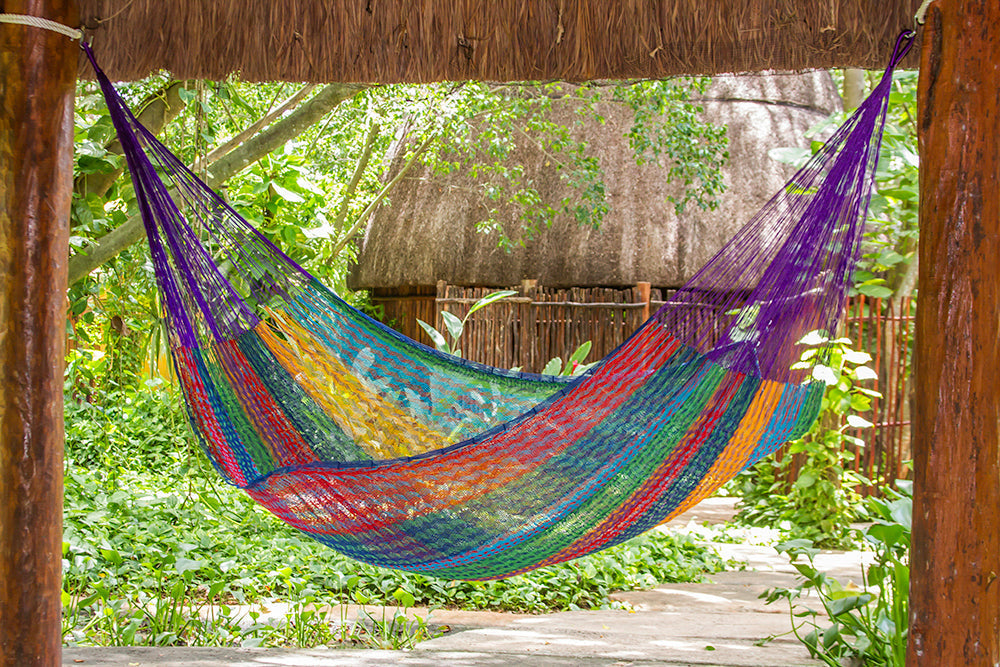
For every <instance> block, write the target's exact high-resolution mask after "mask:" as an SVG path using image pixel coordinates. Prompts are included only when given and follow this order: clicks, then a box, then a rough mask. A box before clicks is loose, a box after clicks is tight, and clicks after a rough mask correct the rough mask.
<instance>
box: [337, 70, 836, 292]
mask: <svg viewBox="0 0 1000 667" xmlns="http://www.w3.org/2000/svg"><path fill="white" fill-rule="evenodd" d="M699 104H700V105H701V106H702V107H703V109H704V111H703V113H702V118H703V119H704V120H707V121H709V122H712V123H714V124H716V125H724V126H726V127H727V134H728V137H729V153H730V159H729V162H728V164H727V165H726V166H725V167H724V168H723V175H724V177H725V181H726V184H727V186H728V190H727V191H726V192H725V193H724V194H723V195H722V197H721V198H720V201H719V206H718V208H717V209H716V210H714V211H702V210H699V209H698V207H697V206H695V205H694V204H689V205H688V208H687V209H686V210H685V212H684V214H683V215H682V216H681V217H678V216H677V214H676V213H675V211H674V206H673V204H672V203H671V202H670V201H668V196H675V197H676V196H678V195H680V193H681V192H682V186H681V185H680V184H679V183H667V182H666V172H667V168H666V167H665V166H658V165H655V164H643V165H639V164H636V161H635V158H634V154H633V150H632V149H631V148H630V146H629V143H628V139H627V138H626V137H625V132H626V131H627V130H628V128H629V127H630V125H631V123H632V121H633V117H632V112H631V110H629V109H628V108H626V107H625V106H624V105H621V104H617V103H611V102H601V103H599V104H598V110H599V111H600V112H601V115H602V116H603V117H604V118H605V122H604V123H601V122H598V121H596V120H594V119H593V118H589V119H588V120H587V121H586V122H584V123H583V124H582V125H576V124H574V119H575V118H576V116H575V114H574V110H573V107H572V106H571V105H570V104H566V105H562V106H558V107H553V109H552V112H551V115H550V117H551V118H552V120H555V121H557V122H560V123H562V124H565V125H567V126H570V127H574V128H576V129H574V134H575V135H576V136H578V137H580V138H582V139H585V140H586V141H587V142H588V144H589V148H588V152H589V153H590V154H591V155H595V156H599V158H600V162H601V169H602V171H603V173H604V183H605V187H606V190H607V197H608V204H609V206H610V211H609V213H608V215H607V216H606V217H605V218H604V220H603V222H602V223H601V227H600V229H593V228H591V227H588V226H579V225H578V224H576V222H575V221H572V220H569V219H566V218H565V217H562V218H557V219H556V221H555V222H554V224H553V225H552V227H551V228H549V229H546V230H545V231H543V232H542V233H541V234H540V236H539V237H538V238H537V239H535V240H533V241H530V242H529V243H528V244H527V245H526V246H523V247H520V246H515V247H514V248H513V249H512V250H511V251H509V252H508V251H505V250H503V249H501V248H499V247H498V246H497V240H498V237H497V235H495V234H486V233H481V232H478V231H476V223H477V222H478V221H480V220H482V219H483V216H485V215H486V211H485V209H484V208H483V202H484V197H483V196H481V195H479V194H476V193H479V192H480V187H479V186H478V183H479V181H477V180H476V179H473V178H472V177H471V176H470V175H469V174H467V173H464V172H453V173H451V174H448V175H444V176H442V175H435V174H433V173H431V170H430V169H429V168H423V169H418V168H415V169H414V170H411V172H410V176H409V177H407V178H405V179H404V180H403V181H401V182H400V183H399V185H397V186H396V189H395V190H394V191H393V192H392V194H391V199H392V204H391V206H383V207H382V208H381V209H379V210H378V211H377V212H376V214H375V216H374V217H373V218H372V221H371V224H370V225H369V227H368V230H367V233H366V235H365V238H364V240H363V242H362V243H361V244H360V247H359V253H358V257H357V261H356V263H355V264H354V265H353V266H352V268H351V273H350V275H349V277H348V286H350V287H351V288H352V289H370V288H380V289H390V290H392V289H396V288H401V287H402V288H406V287H415V286H432V285H434V284H435V283H436V281H438V280H444V281H446V282H447V283H449V284H453V285H465V286H482V287H505V286H509V285H515V284H518V283H520V282H521V280H523V279H537V280H538V281H539V282H540V284H542V285H544V286H546V287H558V288H569V287H618V288H620V287H629V286H632V285H634V284H636V283H637V282H639V281H648V282H651V283H652V284H653V285H654V286H656V287H678V286H680V285H681V284H683V283H684V282H685V281H686V280H687V279H688V278H690V277H691V276H692V275H693V274H694V272H695V271H697V270H698V268H699V267H701V266H702V265H703V264H704V263H705V262H707V261H708V259H709V258H711V257H712V255H714V254H715V253H716V252H717V251H718V250H719V248H721V247H722V245H723V244H724V243H725V242H726V241H728V240H729V239H730V238H731V237H732V236H733V234H734V233H735V232H736V231H737V230H738V229H739V228H740V226H741V225H742V224H743V223H744V222H745V221H746V220H748V219H750V217H751V216H752V215H753V214H754V213H756V211H757V209H759V208H760V207H761V206H762V205H763V204H764V203H765V202H766V201H767V199H768V198H769V197H770V195H771V193H773V192H774V191H775V190H778V189H779V188H780V187H781V186H782V185H783V184H784V182H785V180H786V179H787V178H788V177H789V176H790V175H791V172H792V171H793V170H792V169H791V168H790V167H788V166H787V165H784V164H781V163H779V162H777V161H776V160H774V159H772V158H771V157H769V156H768V151H769V149H771V148H774V147H778V146H793V145H797V146H807V145H808V140H806V139H804V137H803V134H804V133H805V132H806V130H807V129H809V128H810V127H811V126H813V125H815V124H817V123H818V122H820V121H822V120H823V119H824V118H825V117H826V116H827V115H828V114H829V113H831V112H833V111H835V110H837V109H838V108H839V104H840V98H839V96H838V95H837V90H836V86H835V85H834V84H833V80H832V78H831V77H830V75H829V74H828V73H827V72H812V73H809V74H779V75H764V76H755V75H750V76H721V77H717V78H716V79H715V80H714V81H713V83H712V85H711V87H710V88H709V90H708V91H707V93H706V95H705V97H704V99H702V100H700V102H699ZM402 162H403V160H402V159H401V158H398V159H397V160H396V161H395V164H394V165H393V168H395V169H398V168H399V166H400V164H401V163H402ZM510 162H511V163H512V164H518V165H522V166H523V167H524V174H525V180H526V181H530V182H532V183H534V184H535V186H536V187H537V189H538V191H539V193H540V194H541V195H542V196H543V198H544V199H545V200H546V201H558V200H559V198H560V197H562V196H564V195H569V196H573V195H574V192H575V191H572V190H570V189H569V188H568V186H567V185H566V184H565V182H563V181H562V180H561V179H560V177H559V175H558V173H556V171H555V170H554V169H552V168H551V167H549V166H547V165H548V161H547V158H546V156H545V154H544V153H543V152H542V151H541V150H540V149H539V148H538V147H537V146H536V145H534V144H530V143H527V142H518V149H517V150H516V151H515V152H514V153H513V154H512V155H511V158H510ZM390 173H392V172H390ZM518 214H519V211H518V210H516V209H510V210H507V209H505V210H501V211H500V213H499V215H498V218H499V219H500V221H501V222H503V223H504V227H505V229H507V231H508V234H509V236H511V237H512V238H517V237H518V235H519V234H520V231H519V230H518V225H519V220H518V217H517V216H518Z"/></svg>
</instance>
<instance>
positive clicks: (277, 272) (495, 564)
mask: <svg viewBox="0 0 1000 667" xmlns="http://www.w3.org/2000/svg"><path fill="white" fill-rule="evenodd" d="M911 43H912V37H910V38H906V37H905V36H903V37H900V40H899V41H898V42H897V45H896V49H895V51H894V53H893V57H892V59H891V61H890V65H889V67H888V69H887V71H886V73H885V75H884V76H883V77H882V80H881V82H880V83H879V84H878V86H877V87H876V88H875V90H874V91H873V93H872V95H871V96H870V97H869V98H868V99H867V100H866V101H865V102H864V103H863V104H862V105H861V107H860V108H858V109H857V111H856V112H855V113H854V114H853V115H852V116H851V117H850V118H849V119H848V120H847V121H846V123H845V124H844V125H843V126H842V127H841V128H840V129H839V130H838V131H837V132H836V133H835V135H834V136H833V137H832V138H831V139H830V140H829V142H827V144H826V145H825V146H824V147H823V148H822V149H821V150H820V151H819V152H818V153H817V154H815V155H814V156H813V158H812V159H811V160H810V161H809V162H808V164H806V165H805V166H804V167H803V168H801V169H800V170H799V171H798V172H797V173H796V174H795V175H794V177H793V178H792V179H791V181H789V183H788V184H787V185H786V186H785V187H784V188H783V189H782V190H781V191H780V192H778V193H777V194H776V195H774V197H773V198H772V199H771V201H770V202H769V203H768V204H767V205H766V206H765V207H764V208H763V209H762V210H761V211H760V212H759V213H758V214H757V215H756V216H755V217H754V218H753V219H752V220H751V221H750V222H749V223H748V224H747V225H746V226H745V227H744V228H743V229H742V230H741V231H740V232H739V233H738V234H737V235H736V237H735V238H734V239H733V240H732V241H731V242H730V243H729V244H728V245H726V246H725V247H724V248H723V249H722V250H721V251H720V252H719V253H718V254H717V255H716V256H715V257H714V258H713V259H712V260H711V261H710V262H709V263H708V264H707V265H706V266H705V267H704V268H703V269H701V271H700V272H698V273H697V275H695V276H694V277H693V278H692V279H691V280H690V281H689V282H688V283H687V284H686V285H685V286H684V287H683V288H682V289H680V290H679V291H678V292H677V293H676V294H674V295H673V296H671V297H670V298H669V301H668V303H667V304H666V305H664V306H663V307H662V308H661V309H659V310H658V311H657V312H656V314H655V315H654V316H653V317H651V318H650V319H649V320H648V321H647V322H646V323H645V324H644V325H643V326H642V327H641V328H639V329H638V330H637V331H636V332H635V333H634V334H633V335H632V336H631V337H630V338H629V339H628V340H627V341H626V342H625V343H624V344H623V345H621V346H620V347H619V348H618V349H617V350H615V351H614V352H612V353H611V354H610V355H608V356H607V358H605V359H604V360H603V361H602V362H600V363H599V364H597V365H596V366H595V367H593V368H591V369H590V370H589V371H588V372H587V373H585V374H584V375H582V376H581V377H578V378H573V379H565V378H558V377H552V376H540V375H533V374H528V373H518V372H512V371H508V370H503V369H497V368H490V367H486V366H483V365H479V364H475V363H471V362H469V361H465V360H462V359H459V358H455V357H452V356H449V355H446V354H442V353H440V352H438V351H436V350H433V349H431V348H429V347H426V346H424V345H421V344H419V343H416V342H414V341H412V340H409V339H407V338H405V337H403V336H402V335H400V334H398V333H396V332H395V331H393V330H391V329H389V328H387V327H386V326H384V325H382V324H381V323H379V322H377V321H374V320H372V319H371V318H369V317H367V316H365V315H364V314H362V313H361V312H359V311H357V310H355V309H354V308H352V307H351V306H349V305H348V304H347V303H345V302H344V301H343V300H341V299H340V298H338V297H337V295H336V294H334V293H333V292H332V291H331V290H329V289H327V288H326V287H324V286H323V285H322V284H320V283H319V282H318V281H317V280H316V279H315V278H314V277H313V276H311V275H310V274H309V273H307V272H306V271H305V270H304V269H302V267H300V266H298V265H297V264H296V263H295V262H293V261H292V260H291V259H289V258H288V257H287V256H286V255H285V254H284V253H282V252H281V251H280V250H279V249H278V248H277V247H275V246H274V245H273V244H272V243H271V242H270V241H268V240H267V239H266V238H265V237H264V236H262V235H261V234H260V233H259V232H257V231H256V230H255V229H254V228H253V227H251V226H250V224H249V223H247V222H246V221H245V220H243V219H242V218H241V217H240V216H239V215H238V214H237V213H236V212H235V211H234V210H233V209H232V208H231V207H230V206H229V205H228V204H227V203H226V202H225V201H224V200H223V199H222V198H221V197H219V196H218V195H217V194H215V193H214V192H212V191H211V190H210V189H209V188H208V187H207V186H206V185H205V184H204V183H203V182H202V181H201V180H199V179H198V178H197V177H196V176H195V175H194V174H193V173H192V172H191V171H189V170H188V169H187V168H185V166H184V165H183V164H182V163H181V162H180V160H179V159H178V158H177V157H175V156H174V155H172V154H171V153H170V152H169V151H168V150H167V148H166V147H164V146H163V144H161V143H160V142H158V141H157V140H156V139H155V138H154V137H153V135H152V134H151V133H150V132H149V131H148V130H147V129H146V128H144V127H143V126H142V125H140V124H139V123H138V122H137V121H136V119H135V117H134V116H133V115H132V113H131V112H130V111H129V109H128V108H127V107H126V105H125V103H124V102H123V100H122V98H121V97H120V96H119V95H118V93H117V92H116V91H115V89H114V88H113V86H112V85H111V83H110V82H109V81H108V78H107V77H106V76H105V75H104V74H103V72H101V70H100V69H99V68H98V67H97V64H96V63H94V68H95V70H96V72H97V78H98V80H99V82H100V85H101V87H102V90H103V92H104V95H105V97H106V99H107V104H108V107H109V109H110V112H111V117H112V119H113V121H114V125H115V128H116V130H117V133H118V137H119V140H120V141H121V144H122V147H123V149H124V153H125V156H126V158H127V163H128V166H129V170H130V171H131V174H132V180H133V183H134V186H135V192H136V198H137V200H138V204H139V207H140V209H141V212H142V218H143V221H144V224H145V228H146V232H147V235H148V237H149V244H150V250H151V255H152V260H153V263H154V266H155V271H156V276H157V280H158V283H159V286H160V289H161V292H162V302H163V304H164V310H165V312H166V319H167V324H168V330H169V340H170V349H171V356H172V358H173V362H174V366H175V368H176V372H177V376H178V378H179V381H180V385H181V387H182V390H183V394H184V397H185V402H186V404H187V409H188V414H189V417H190V421H191V424H192V426H193V429H194V431H195V433H197V434H198V437H199V439H200V441H201V445H202V447H203V449H204V451H205V454H206V455H207V456H208V458H209V460H210V461H211V462H212V464H213V465H214V466H215V468H216V469H217V470H218V472H219V474H221V475H222V477H223V478H224V479H225V480H226V481H227V482H229V483H230V484H234V485H236V486H238V487H240V488H243V489H245V490H246V492H247V493H248V494H250V495H251V496H252V497H253V498H254V499H255V500H256V501H257V502H259V503H261V504H262V505H263V506H264V507H266V508H267V509H268V510H270V511H271V512H273V513H274V514H275V515H276V516H277V517H279V518H280V519H282V520H283V521H285V522H287V523H288V524H290V525H291V526H294V527H295V528H297V529H299V530H301V531H302V532H304V533H306V534H307V535H309V536H311V537H313V538H315V539H317V540H319V541H320V542H322V543H324V544H326V545H329V546H331V547H333V548H334V549H337V550H339V551H341V552H343V553H344V554H347V555H349V556H351V557H353V558H356V559H358V560H362V561H366V562H368V563H372V564H375V565H380V566H385V567H391V568H398V569H404V570H409V571H413V572H421V573H426V574H430V575H434V576H439V577H447V578H453V579H491V578H500V577H506V576H510V575H513V574H517V573H521V572H525V571H527V570H531V569H533V568H537V567H541V566H544V565H550V564H553V563H558V562H562V561H566V560H569V559H572V558H577V557H579V556H583V555H585V554H587V553H591V552H593V551H597V550H599V549H604V548H606V547H609V546H612V545H614V544H617V543H619V542H622V541H624V540H627V539H629V538H631V537H634V536H636V535H639V534H640V533H642V532H644V531H646V530H648V529H650V528H653V527H654V526H656V525H658V524H659V523H661V522H663V521H664V520H666V519H668V518H670V517H672V516H674V515H676V514H678V513H680V512H683V511H684V510H686V509H687V508H689V507H691V506H693V505H694V504H695V503H697V502H698V501H700V500H701V499H703V498H705V497H707V496H709V495H710V494H712V493H713V492H714V491H715V490H716V489H718V488H719V486H721V485H722V484H723V483H725V482H726V481H727V480H729V479H730V478H732V477H733V476H734V475H735V474H737V473H738V472H740V471H741V470H742V469H744V468H746V467H748V466H750V465H751V464H753V463H754V462H755V461H757V460H758V459H760V458H761V457H764V456H766V455H768V454H769V453H771V452H773V451H774V450H775V449H776V448H778V447H779V446H780V445H781V444H782V443H784V442H786V441H787V440H790V439H794V438H796V437H799V436H801V435H802V434H804V433H805V432H806V431H807V430H808V429H809V428H810V426H811V424H812V422H813V421H814V420H815V418H816V415H817V414H818V411H819V407H820V403H821V400H822V397H823V393H824V388H825V385H824V384H823V383H822V382H816V381H812V379H811V375H810V369H802V368H794V369H793V368H792V366H793V365H794V364H795V362H796V361H797V360H798V359H799V357H800V355H801V353H802V351H803V350H804V348H803V347H801V346H798V345H797V344H796V343H797V341H799V340H800V339H802V338H803V336H805V335H806V334H807V333H809V332H815V331H818V332H820V333H822V334H826V335H830V337H833V336H832V335H831V334H833V333H834V332H836V330H837V320H838V317H839V315H840V314H841V312H842V311H843V308H844V302H845V298H846V296H845V295H846V290H847V287H848V285H849V284H850V277H851V272H852V269H853V267H854V264H855V262H856V260H857V257H858V255H859V252H860V245H861V238H862V233H863V227H864V220H865V216H866V213H867V207H868V200H869V196H870V192H871V187H872V181H873V174H874V170H875V167H876V164H877V162H878V153H879V143H880V141H881V135H882V128H883V125H884V121H885V110H886V105H887V100H888V96H889V91H890V87H891V78H892V76H891V75H892V70H893V69H894V67H895V66H896V64H897V63H898V62H899V61H900V60H901V59H902V57H903V56H904V55H905V53H906V51H907V49H908V48H909V46H910V44H911ZM87 53H88V55H89V56H90V58H91V61H92V62H93V55H92V54H91V53H90V50H89V48H88V50H87ZM823 359H824V356H823V352H822V351H820V353H819V354H817V356H816V357H815V360H817V361H822V360H823Z"/></svg>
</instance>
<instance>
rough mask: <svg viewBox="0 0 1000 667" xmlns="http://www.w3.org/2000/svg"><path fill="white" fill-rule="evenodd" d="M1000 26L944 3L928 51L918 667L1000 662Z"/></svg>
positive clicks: (985, 10)
mask: <svg viewBox="0 0 1000 667" xmlns="http://www.w3.org/2000/svg"><path fill="white" fill-rule="evenodd" d="M998 25H1000V3H998V2H997V0H938V1H937V2H934V3H933V4H932V5H931V7H930V11H929V13H928V16H927V26H926V32H925V34H924V39H923V52H922V56H921V64H920V84H919V92H918V127H919V133H920V276H919V282H918V286H919V294H920V297H919V307H918V309H917V327H916V333H917V345H916V352H915V360H914V370H915V378H914V381H915V386H916V402H915V409H914V436H913V457H914V474H915V478H914V502H913V547H912V553H911V580H910V610H911V611H910V643H909V648H908V654H907V664H908V665H927V666H928V667H930V666H933V667H940V666H942V665H963V666H964V665H983V666H987V665H988V666H990V667H995V666H996V665H998V664H1000V579H998V576H1000V428H998V421H1000V334H998V330H997V327H998V322H1000V261H998V259H1000V152H998V149H997V141H998V137H1000V66H998V63H1000V31H998V30H997V26H998Z"/></svg>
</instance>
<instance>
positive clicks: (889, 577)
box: [761, 480, 913, 667]
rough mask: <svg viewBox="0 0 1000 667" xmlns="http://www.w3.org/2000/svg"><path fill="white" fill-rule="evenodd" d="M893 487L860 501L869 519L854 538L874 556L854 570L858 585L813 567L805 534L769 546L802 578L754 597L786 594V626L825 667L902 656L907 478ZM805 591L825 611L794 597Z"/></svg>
mask: <svg viewBox="0 0 1000 667" xmlns="http://www.w3.org/2000/svg"><path fill="white" fill-rule="evenodd" d="M897 486H898V491H892V490H890V491H889V492H888V494H887V496H888V497H887V498H885V499H881V498H874V497H872V498H867V499H866V501H865V502H866V505H867V506H868V511H869V513H870V514H871V516H872V518H873V519H874V523H873V524H872V525H871V526H869V527H868V528H866V529H864V530H863V531H860V537H861V539H862V540H863V542H864V544H865V545H866V546H868V547H870V548H871V549H873V550H874V552H875V562H874V564H873V565H871V566H869V567H867V568H865V569H864V571H863V573H862V574H863V581H864V583H865V587H864V588H858V587H857V586H853V585H847V586H844V585H842V584H841V583H840V582H838V581H837V580H836V579H834V578H832V577H830V576H828V575H826V574H824V573H823V572H820V571H819V570H818V569H817V568H816V566H815V562H814V556H815V555H816V553H817V551H816V549H814V548H813V547H812V543H811V542H809V541H808V540H795V541H791V542H786V543H784V544H781V545H778V546H777V547H776V548H777V549H778V551H779V552H784V553H787V554H788V556H789V558H790V559H791V561H792V565H793V566H794V567H795V569H796V570H798V572H799V574H800V575H801V577H802V580H801V583H800V584H799V585H798V586H796V587H794V588H775V589H771V590H769V591H767V592H765V593H764V594H763V595H762V596H761V597H763V598H765V599H766V600H767V603H768V604H771V603H773V602H776V601H778V600H787V601H788V606H789V613H790V614H791V617H792V627H793V633H794V634H795V636H796V637H797V638H798V639H799V641H801V642H802V643H803V644H805V646H806V648H807V649H808V650H809V654H810V655H811V656H812V657H813V658H818V659H820V660H822V661H823V662H824V663H825V664H827V665H830V666H831V667H841V666H842V665H845V664H863V665H885V666H887V667H903V665H904V664H905V663H906V641H907V635H908V628H909V616H908V613H909V612H908V608H909V604H908V595H909V586H910V568H909V556H908V552H909V547H910V522H911V517H912V514H913V496H912V488H911V483H910V482H905V481H902V480H901V481H899V482H897ZM803 558H804V560H805V562H803V561H802V560H801V559H803ZM809 593H814V594H815V595H817V596H818V597H819V600H820V602H821V603H822V607H823V611H824V612H825V614H826V618H821V617H820V615H819V614H820V612H819V611H818V610H816V609H813V608H812V607H811V606H808V605H805V604H802V603H801V602H800V601H801V600H802V598H803V597H804V596H805V595H806V594H809ZM827 623H829V625H827ZM821 624H822V625H821Z"/></svg>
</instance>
